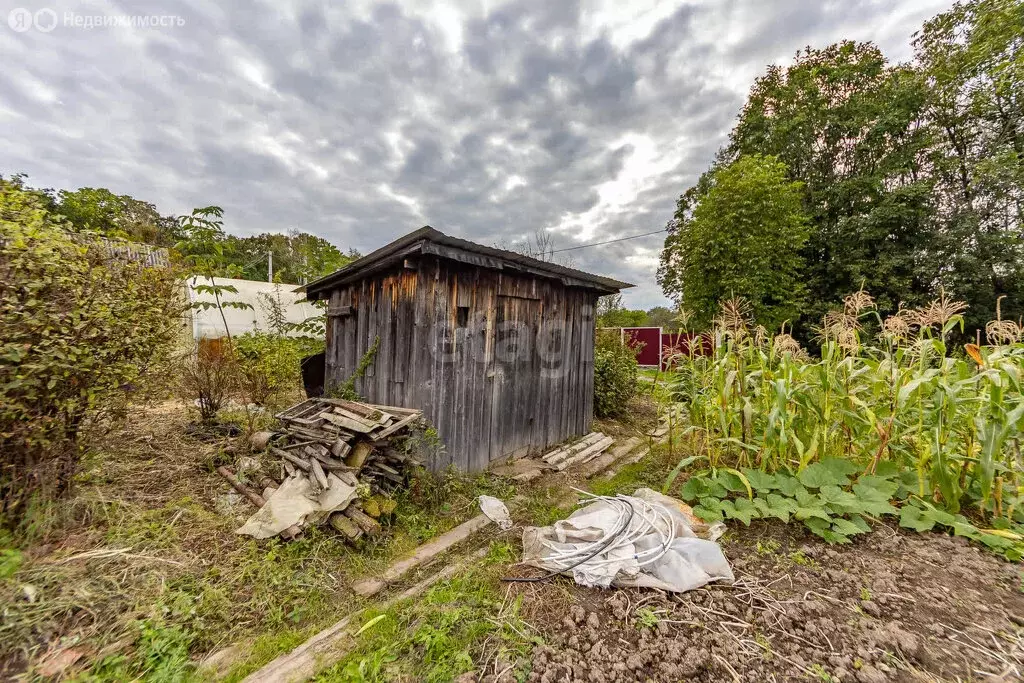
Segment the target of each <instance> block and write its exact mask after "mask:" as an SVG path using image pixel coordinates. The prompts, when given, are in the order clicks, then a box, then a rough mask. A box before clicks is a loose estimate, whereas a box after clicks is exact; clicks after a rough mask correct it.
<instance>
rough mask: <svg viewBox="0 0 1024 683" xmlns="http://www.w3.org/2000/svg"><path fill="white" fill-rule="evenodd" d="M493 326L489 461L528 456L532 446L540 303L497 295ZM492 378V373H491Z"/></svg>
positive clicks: (537, 373) (536, 388)
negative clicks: (537, 327) (536, 344)
mask: <svg viewBox="0 0 1024 683" xmlns="http://www.w3.org/2000/svg"><path fill="white" fill-rule="evenodd" d="M497 298H498V301H497V307H496V310H495V322H494V346H493V348H494V356H493V359H492V370H491V372H492V373H493V376H492V378H491V379H492V381H493V388H492V402H491V439H490V440H491V447H490V459H491V460H495V459H497V458H502V457H509V456H517V457H518V456H520V455H525V454H526V453H527V451H528V450H529V449H530V446H531V445H532V443H533V438H532V437H533V434H532V433H533V429H534V424H535V418H536V403H537V390H538V379H539V376H540V367H539V360H538V358H539V357H538V356H537V353H536V350H535V349H534V342H535V341H536V334H537V330H536V324H537V321H538V319H539V311H540V302H539V301H537V300H536V299H527V298H521V297H515V296H503V295H498V297H497ZM489 374H490V373H489Z"/></svg>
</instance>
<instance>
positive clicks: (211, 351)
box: [179, 339, 239, 422]
mask: <svg viewBox="0 0 1024 683" xmlns="http://www.w3.org/2000/svg"><path fill="white" fill-rule="evenodd" d="M180 371H181V374H180V376H179V378H180V382H181V392H182V394H183V396H184V397H185V398H186V399H191V400H193V401H196V403H197V405H198V407H199V417H200V418H201V419H202V420H203V422H213V421H214V420H215V419H216V417H217V413H218V412H220V409H221V406H223V405H224V401H226V400H227V399H228V398H229V397H230V396H231V393H232V392H233V391H234V390H235V389H236V388H237V387H238V385H239V369H238V362H237V360H236V358H235V354H234V352H233V351H232V350H231V346H230V344H227V343H225V342H224V341H223V340H221V339H212V340H202V341H201V342H200V343H199V345H198V346H197V347H196V349H195V351H194V353H191V354H189V355H188V356H187V357H186V358H185V359H184V362H183V363H182V364H181V370H180Z"/></svg>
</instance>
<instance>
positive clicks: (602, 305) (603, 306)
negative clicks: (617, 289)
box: [597, 294, 647, 327]
mask: <svg viewBox="0 0 1024 683" xmlns="http://www.w3.org/2000/svg"><path fill="white" fill-rule="evenodd" d="M646 318H647V314H646V313H644V312H643V311H632V310H629V309H628V308H625V307H624V306H623V305H622V295H621V294H609V295H607V296H602V297H601V298H599V299H598V300H597V326H598V327H643V325H644V320H646Z"/></svg>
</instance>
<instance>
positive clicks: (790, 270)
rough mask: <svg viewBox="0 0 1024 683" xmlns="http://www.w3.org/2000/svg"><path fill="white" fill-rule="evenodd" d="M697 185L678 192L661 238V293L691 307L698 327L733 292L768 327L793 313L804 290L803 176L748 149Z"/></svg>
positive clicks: (779, 162) (805, 218) (784, 319)
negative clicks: (667, 229) (793, 174)
mask: <svg viewBox="0 0 1024 683" xmlns="http://www.w3.org/2000/svg"><path fill="white" fill-rule="evenodd" d="M699 187H700V191H699V192H698V193H689V194H687V195H684V197H683V198H681V199H680V202H679V206H678V210H677V212H676V215H675V219H674V220H673V222H672V224H671V225H670V234H669V236H668V237H667V238H666V240H665V249H664V251H663V252H662V255H661V268H660V269H659V280H660V282H661V284H662V287H663V288H665V290H666V293H668V294H669V295H670V296H673V297H674V298H676V299H679V300H680V301H681V302H682V304H683V305H685V306H686V307H687V308H688V309H690V310H691V311H693V313H694V318H693V322H694V323H695V324H696V325H697V326H698V327H699V326H704V325H708V324H710V322H711V318H712V316H713V315H714V312H715V311H716V310H717V309H718V304H719V302H720V301H721V300H723V299H726V298H728V297H731V296H742V297H744V298H745V299H746V300H747V301H749V302H750V304H751V307H752V312H753V314H754V319H755V320H756V321H757V322H758V323H760V324H762V325H765V326H766V327H769V328H777V327H779V325H781V323H783V322H784V321H786V320H793V319H795V318H796V317H797V316H798V315H799V313H800V310H801V306H802V305H803V303H804V291H805V290H804V285H803V283H802V280H801V273H802V270H803V266H804V263H803V259H802V258H801V256H800V250H801V249H802V248H803V246H804V243H805V242H806V240H807V233H808V228H807V225H808V222H807V217H806V216H805V214H804V212H803V207H802V202H801V200H802V184H801V183H800V182H796V181H791V180H789V179H788V178H787V171H786V166H785V164H783V163H782V162H781V161H779V160H778V159H776V158H775V157H770V156H761V155H753V156H745V157H740V158H739V159H738V160H736V161H734V162H733V163H731V164H728V165H725V166H721V167H719V168H717V169H715V170H714V171H713V172H712V173H711V175H710V176H709V177H707V178H705V179H704V180H703V182H702V183H701V184H700V185H699Z"/></svg>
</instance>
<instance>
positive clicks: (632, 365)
mask: <svg viewBox="0 0 1024 683" xmlns="http://www.w3.org/2000/svg"><path fill="white" fill-rule="evenodd" d="M638 352H639V349H638V348H635V347H632V346H629V345H628V344H625V343H624V342H623V341H622V340H621V339H620V338H619V335H618V334H617V333H615V334H600V333H599V334H598V335H597V343H596V346H595V348H594V412H595V413H596V414H597V416H598V417H608V416H611V415H617V414H619V413H621V412H622V411H623V410H625V409H626V404H627V403H629V400H630V399H631V398H633V396H634V395H635V394H636V381H637V367H638V366H637V361H636V356H637V353H638Z"/></svg>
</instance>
